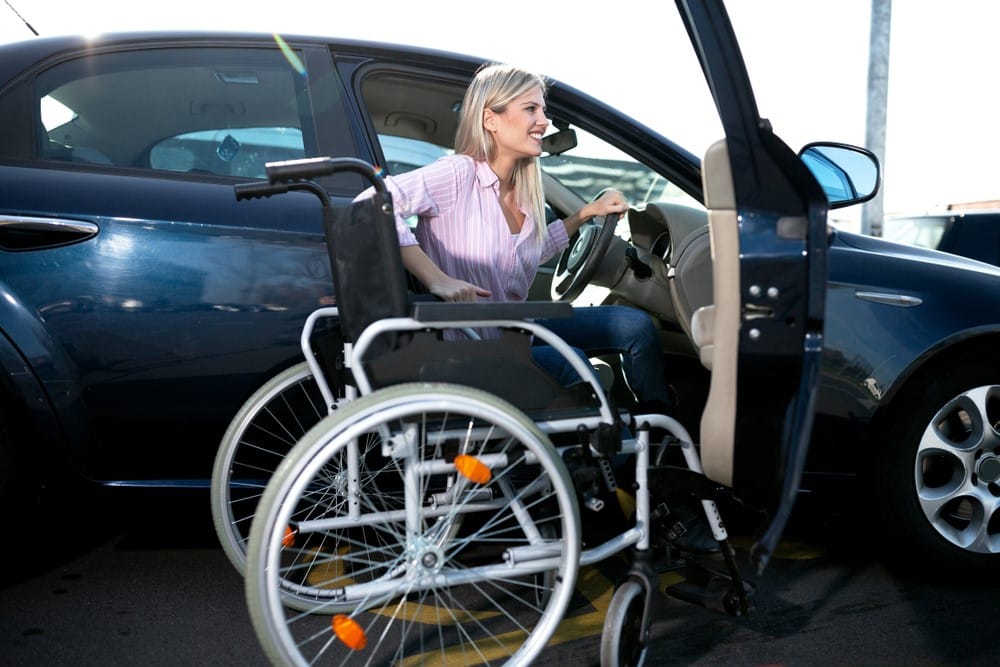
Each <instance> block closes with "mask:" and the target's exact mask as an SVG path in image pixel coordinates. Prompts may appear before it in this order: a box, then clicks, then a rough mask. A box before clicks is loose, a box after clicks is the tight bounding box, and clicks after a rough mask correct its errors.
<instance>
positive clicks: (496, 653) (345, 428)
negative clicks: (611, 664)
mask: <svg viewBox="0 0 1000 667" xmlns="http://www.w3.org/2000/svg"><path fill="white" fill-rule="evenodd" d="M359 440H367V441H377V442H378V443H379V444H378V446H374V447H371V448H370V449H369V450H368V453H367V454H366V455H364V456H363V458H364V459H365V465H364V468H363V471H367V472H366V473H365V472H362V473H361V474H359V477H364V478H365V479H364V480H357V481H356V480H354V479H351V475H348V476H347V477H348V478H347V479H345V478H344V477H342V476H341V477H338V478H336V479H330V478H329V477H328V476H327V474H326V472H325V471H326V470H328V467H329V466H330V463H331V462H332V461H333V462H337V461H338V460H343V459H344V458H345V456H346V457H347V458H350V456H349V455H350V454H351V450H352V449H353V448H354V447H355V446H356V443H358V441H359ZM340 466H341V463H339V462H338V463H336V465H335V466H334V467H336V468H340ZM340 469H342V470H362V468H361V466H360V465H353V464H349V465H348V467H347V468H340ZM358 481H365V484H363V485H361V484H358ZM344 485H346V488H345V486H344ZM342 496H346V497H347V498H348V499H349V501H350V502H348V503H341V502H339V501H332V500H331V499H339V498H340V497H342ZM579 523H580V518H579V510H578V507H577V503H576V496H575V492H574V491H573V486H572V483H571V481H570V479H569V476H568V473H567V472H566V469H565V466H564V465H563V463H562V460H561V459H560V457H559V456H558V454H557V453H556V451H555V449H554V448H553V447H552V444H551V443H550V442H549V440H548V438H547V437H546V436H545V435H544V434H543V433H542V432H541V431H540V430H539V429H538V428H537V427H536V426H535V424H534V423H532V422H531V420H530V419H528V417H527V416H525V415H524V414H523V413H522V412H520V411H519V410H518V409H517V408H515V407H514V406H512V405H510V404H509V403H507V402H505V401H503V400H502V399H499V398H497V397H496V396H494V395H492V394H488V393H484V392H480V391H478V390H474V389H470V388H469V387H462V386H455V385H446V384H405V385H399V386H395V387H389V388H386V389H380V390H378V391H376V392H374V393H372V394H369V395H367V396H364V397H362V398H359V399H357V400H356V401H353V402H351V403H350V404H348V405H347V406H345V407H344V408H343V409H341V410H338V411H337V413H335V414H334V415H332V416H330V417H327V418H326V419H324V420H323V421H322V422H321V423H320V424H319V425H317V426H316V427H315V428H314V429H312V430H311V431H310V432H309V434H308V435H307V436H306V437H305V438H304V439H303V440H302V441H301V442H300V443H299V444H298V445H296V447H295V448H294V449H293V450H292V451H291V452H290V453H289V455H288V456H287V457H286V459H285V461H284V462H283V463H282V464H281V466H279V468H278V470H277V471H276V472H275V474H274V476H273V478H272V481H271V483H270V484H268V487H267V490H266V491H265V494H264V497H263V498H262V500H261V502H260V505H259V506H258V512H257V515H256V517H255V518H254V522H253V526H252V528H251V532H250V544H249V550H248V561H247V573H246V579H245V581H246V592H247V603H248V607H249V610H250V615H251V618H252V620H253V624H254V629H255V631H256V633H257V636H258V638H259V640H260V642H261V644H262V646H263V648H264V650H265V652H266V653H267V655H268V656H269V658H270V659H271V660H272V661H273V662H274V663H275V664H296V665H304V664H314V663H318V662H324V663H325V662H337V663H338V664H390V663H391V664H399V663H404V662H411V661H412V662H417V663H419V662H424V661H427V660H433V661H437V662H443V661H446V660H455V661H456V662H457V663H461V664H468V663H469V662H477V663H486V664H501V663H509V664H526V663H529V662H530V661H531V660H532V659H533V658H534V657H535V656H537V654H538V653H539V652H540V651H541V650H542V648H543V647H544V646H545V644H546V642H548V640H549V639H550V638H551V636H552V634H553V633H554V632H555V630H556V627H557V625H558V623H559V621H560V620H561V619H562V615H563V613H565V610H566V608H567V606H568V604H569V601H570V598H571V597H572V593H573V587H574V585H575V582H576V574H577V570H578V568H579V557H580V525H579ZM290 598H291V599H293V600H294V601H296V602H304V601H306V600H311V601H312V607H311V608H310V609H309V611H311V612H312V613H309V614H301V613H296V612H295V611H293V610H290V609H289V608H288V602H289V599H290ZM297 607H298V608H299V609H301V608H303V606H302V605H297Z"/></svg>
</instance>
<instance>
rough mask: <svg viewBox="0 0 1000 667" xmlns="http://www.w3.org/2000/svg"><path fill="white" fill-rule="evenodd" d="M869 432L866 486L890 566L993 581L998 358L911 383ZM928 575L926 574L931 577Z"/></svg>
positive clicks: (999, 519) (975, 358)
mask: <svg viewBox="0 0 1000 667" xmlns="http://www.w3.org/2000/svg"><path fill="white" fill-rule="evenodd" d="M893 403H894V405H895V406H896V407H895V409H894V411H893V414H892V416H891V417H890V418H889V419H887V420H886V421H885V422H884V425H883V427H882V428H880V429H877V431H876V432H877V433H878V434H879V439H880V440H881V444H882V445H883V446H882V447H880V450H879V451H880V456H879V465H878V466H877V467H876V469H875V470H874V471H873V472H875V473H876V474H875V475H874V476H873V477H872V484H873V489H874V492H875V494H876V495H877V498H878V508H879V510H880V514H881V519H882V520H881V526H880V532H881V536H882V537H883V538H885V539H886V542H885V544H884V546H886V547H888V549H889V552H890V556H891V558H892V561H893V562H895V563H899V564H906V565H916V566H931V567H932V568H934V567H940V568H941V569H940V570H939V572H940V573H941V574H944V575H945V576H947V577H949V578H955V577H956V575H958V576H961V575H971V576H977V577H978V576H983V575H987V574H993V575H995V574H996V573H997V572H998V571H1000V354H998V353H996V352H992V351H989V352H987V351H983V350H980V351H979V352H978V353H977V354H975V355H966V356H965V358H963V359H961V360H959V359H955V358H952V360H950V363H948V364H945V365H944V366H942V365H936V366H935V368H934V369H930V370H929V372H923V373H920V374H919V375H918V376H915V377H914V378H912V379H911V380H910V381H909V382H908V383H907V386H906V387H905V388H904V389H903V391H902V392H901V393H900V394H899V396H897V398H896V399H895V400H894V401H893ZM932 571H933V570H928V569H926V568H925V569H924V572H926V573H931V572H932Z"/></svg>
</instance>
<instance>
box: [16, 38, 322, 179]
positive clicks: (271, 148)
mask: <svg viewBox="0 0 1000 667" xmlns="http://www.w3.org/2000/svg"><path fill="white" fill-rule="evenodd" d="M37 84H38V85H37V86H36V101H37V105H38V112H39V117H40V118H41V120H42V124H41V128H42V132H41V134H40V136H39V137H37V142H38V147H39V155H40V156H41V158H42V159H44V160H60V161H68V162H74V163H79V164H91V165H104V166H115V167H128V168H140V169H155V170H164V171H172V172H192V173H201V174H216V175H220V176H234V177H240V178H247V177H251V178H259V177H262V176H264V164H265V163H266V162H268V161H272V160H282V159H291V158H299V157H304V156H306V155H309V154H314V152H313V148H312V147H313V146H314V144H315V140H314V138H313V137H312V134H311V132H310V131H309V128H310V126H311V121H310V110H309V109H310V105H309V96H308V92H307V90H306V86H305V79H304V77H302V76H301V74H300V73H299V70H298V69H297V68H296V67H295V66H294V65H293V64H292V63H290V62H289V60H288V59H287V58H286V57H285V56H284V55H283V54H282V53H281V51H280V50H279V49H277V48H275V49H250V48H247V49H198V48H178V49H167V48H164V49H153V50H147V51H144V52H121V53H107V54H101V55H95V56H90V57H88V58H85V59H77V60H72V61H69V62H67V63H64V64H61V65H58V66H56V67H54V68H52V69H50V70H48V71H46V72H45V73H43V74H41V75H40V76H39V77H38V82H37Z"/></svg>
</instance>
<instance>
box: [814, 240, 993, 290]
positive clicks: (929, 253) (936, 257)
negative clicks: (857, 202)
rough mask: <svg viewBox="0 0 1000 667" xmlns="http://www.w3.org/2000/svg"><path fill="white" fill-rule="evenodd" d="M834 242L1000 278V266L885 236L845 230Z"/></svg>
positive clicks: (871, 251) (880, 253) (864, 250)
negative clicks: (889, 238)
mask: <svg viewBox="0 0 1000 667" xmlns="http://www.w3.org/2000/svg"><path fill="white" fill-rule="evenodd" d="M832 237H834V238H831V242H832V243H837V242H840V243H843V244H844V245H847V246H850V247H852V248H855V249H857V250H861V251H863V252H870V253H875V254H877V255H884V256H889V257H896V258H899V259H906V260H909V261H917V262H922V263H927V264H936V265H939V266H946V267H950V268H953V269H959V270H963V271H976V272H978V273H988V274H991V275H994V276H997V277H998V278H1000V267H997V266H994V265H992V264H987V263H985V262H979V261H976V260H974V259H969V258H967V257H961V256H959V255H952V254H951V253H947V252H941V251H939V250H930V249H928V248H921V247H919V246H915V245H909V244H906V243H896V242H894V241H887V240H885V239H883V238H879V237H875V236H868V235H866V234H854V233H852V232H845V231H843V230H834V231H833V232H832Z"/></svg>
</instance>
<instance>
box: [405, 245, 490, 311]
mask: <svg viewBox="0 0 1000 667" xmlns="http://www.w3.org/2000/svg"><path fill="white" fill-rule="evenodd" d="M399 252H400V253H401V254H402V255H403V266H405V267H406V270H407V271H409V272H410V273H411V274H413V277H415V278H416V279H417V280H419V281H420V282H421V283H422V284H423V285H424V287H426V288H427V289H428V290H429V291H430V293H431V294H433V295H435V296H437V297H440V298H442V299H444V300H445V301H478V300H479V299H478V297H481V296H482V297H488V296H490V291H489V290H486V289H483V288H482V287H478V286H476V285H473V284H472V283H467V282H465V281H464V280H458V279H456V278H452V277H451V276H449V275H447V274H446V273H445V272H444V271H442V270H441V269H440V268H438V265H437V264H435V263H434V262H433V260H431V258H430V257H428V256H427V253H425V252H424V251H423V249H421V247H420V246H418V245H405V246H401V247H400V248H399Z"/></svg>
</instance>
